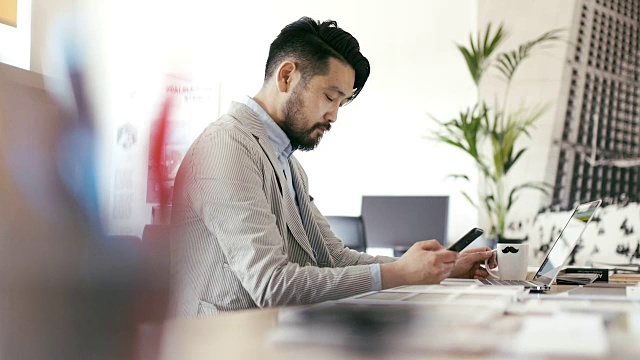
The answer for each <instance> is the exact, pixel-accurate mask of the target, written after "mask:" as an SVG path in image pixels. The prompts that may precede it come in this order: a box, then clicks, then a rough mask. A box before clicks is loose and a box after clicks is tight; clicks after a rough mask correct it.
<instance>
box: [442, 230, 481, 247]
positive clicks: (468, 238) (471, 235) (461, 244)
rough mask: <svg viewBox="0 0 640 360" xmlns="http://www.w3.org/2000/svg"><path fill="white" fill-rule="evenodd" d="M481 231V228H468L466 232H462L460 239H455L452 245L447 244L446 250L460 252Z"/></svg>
mask: <svg viewBox="0 0 640 360" xmlns="http://www.w3.org/2000/svg"><path fill="white" fill-rule="evenodd" d="M482 233H484V231H483V230H482V229H478V228H473V229H471V230H469V232H468V233H466V234H464V236H463V237H461V238H460V240H458V241H456V242H455V243H454V244H453V245H451V246H449V249H448V250H451V251H455V252H460V251H462V250H463V249H464V248H466V247H467V246H469V244H471V243H472V242H473V240H475V239H477V238H478V237H479V236H480V235H482Z"/></svg>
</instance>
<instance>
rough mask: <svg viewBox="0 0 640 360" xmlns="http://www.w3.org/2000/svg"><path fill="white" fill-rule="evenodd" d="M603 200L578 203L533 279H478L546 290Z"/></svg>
mask: <svg viewBox="0 0 640 360" xmlns="http://www.w3.org/2000/svg"><path fill="white" fill-rule="evenodd" d="M601 202H602V201H601V200H596V201H592V202H588V203H584V204H580V205H578V207H576V209H575V210H574V211H573V214H571V217H570V218H569V221H568V222H567V224H566V225H565V226H564V228H563V229H562V232H560V235H559V236H558V239H556V241H555V242H554V244H553V247H552V248H551V251H549V253H548V254H547V256H546V258H545V259H544V261H543V262H542V265H540V268H539V269H538V271H537V272H536V274H535V276H534V277H533V280H531V281H528V280H489V279H481V280H478V281H479V282H480V283H482V285H503V286H504V285H507V286H514V285H515V286H524V287H525V288H527V289H530V290H532V291H546V290H549V289H551V284H552V283H553V281H554V280H555V279H556V277H557V276H558V273H559V272H560V269H561V268H562V266H563V265H564V263H565V262H566V261H567V260H568V259H569V257H570V256H571V252H572V251H573V248H575V246H576V244H577V243H578V240H580V236H582V233H583V232H584V230H585V229H586V228H587V225H589V223H590V222H591V219H592V218H593V215H594V214H595V212H596V210H597V209H598V207H599V206H600V203H601Z"/></svg>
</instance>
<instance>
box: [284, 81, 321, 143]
mask: <svg viewBox="0 0 640 360" xmlns="http://www.w3.org/2000/svg"><path fill="white" fill-rule="evenodd" d="M298 86H300V85H298ZM303 109H304V104H303V102H302V96H301V94H300V93H299V92H298V89H295V90H294V91H293V93H292V94H291V97H290V98H289V99H288V100H287V103H286V104H285V105H284V118H283V120H282V130H283V131H284V132H285V134H287V136H288V137H289V141H291V147H292V148H293V150H302V151H310V150H313V149H315V147H316V146H318V144H319V143H320V139H322V135H320V136H318V137H317V138H315V139H314V138H313V137H312V135H313V133H314V132H315V131H316V130H317V129H324V130H325V131H329V130H330V129H331V124H328V123H327V124H324V123H316V124H314V125H313V126H312V127H311V128H310V129H304V128H303V127H302V126H303V125H302V124H304V123H307V121H306V120H307V118H306V116H305V115H304V113H303Z"/></svg>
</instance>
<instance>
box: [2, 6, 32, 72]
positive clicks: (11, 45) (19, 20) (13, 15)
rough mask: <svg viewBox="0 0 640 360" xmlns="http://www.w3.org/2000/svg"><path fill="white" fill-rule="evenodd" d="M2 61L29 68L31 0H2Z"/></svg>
mask: <svg viewBox="0 0 640 360" xmlns="http://www.w3.org/2000/svg"><path fill="white" fill-rule="evenodd" d="M0 62H2V63H5V64H9V65H11V66H15V67H19V68H21V69H25V70H29V68H30V65H31V0H0Z"/></svg>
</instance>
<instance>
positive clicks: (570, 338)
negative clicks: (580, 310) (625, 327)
mask: <svg viewBox="0 0 640 360" xmlns="http://www.w3.org/2000/svg"><path fill="white" fill-rule="evenodd" d="M505 346H506V347H509V346H513V348H512V349H509V348H505V349H504V350H505V351H507V352H515V353H518V354H526V355H554V356H558V355H560V356H584V357H601V356H605V355H606V354H607V353H608V352H609V341H608V338H607V333H606V329H605V327H604V320H603V318H602V317H601V316H599V315H596V314H570V313H564V314H557V315H555V316H529V317H526V318H525V320H524V321H523V323H522V328H521V330H520V332H519V333H518V335H517V336H516V339H515V341H514V342H513V344H506V345H505Z"/></svg>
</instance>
